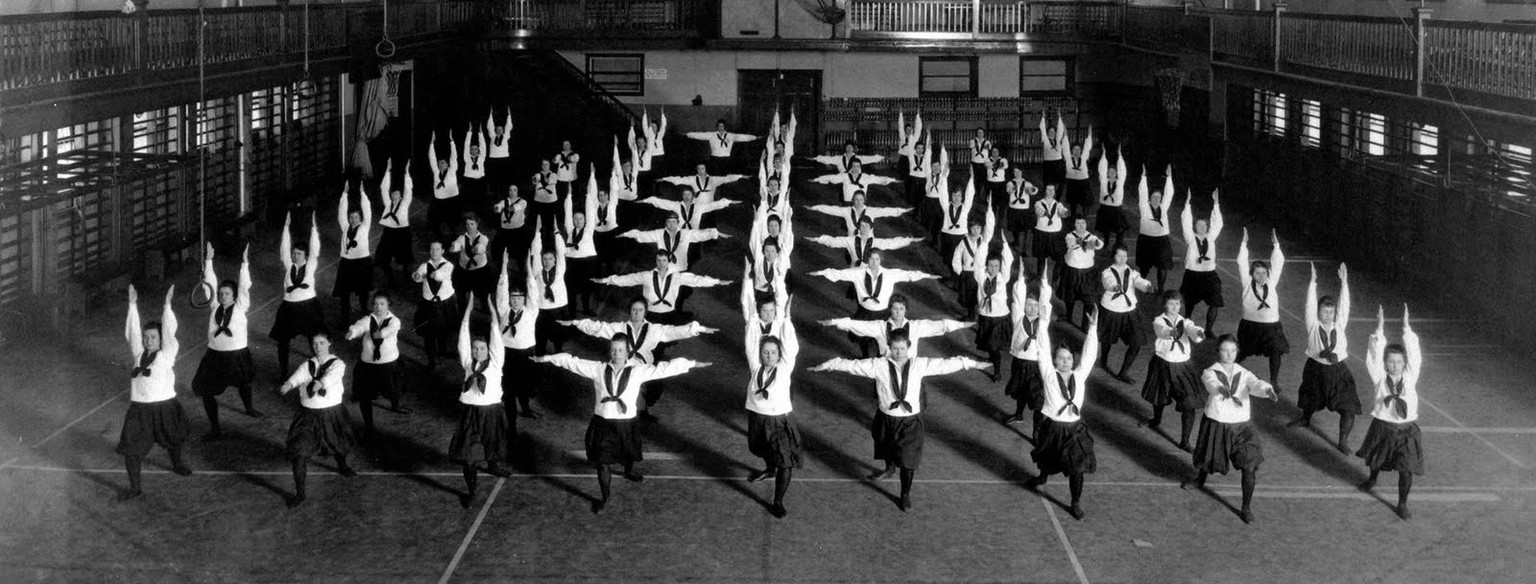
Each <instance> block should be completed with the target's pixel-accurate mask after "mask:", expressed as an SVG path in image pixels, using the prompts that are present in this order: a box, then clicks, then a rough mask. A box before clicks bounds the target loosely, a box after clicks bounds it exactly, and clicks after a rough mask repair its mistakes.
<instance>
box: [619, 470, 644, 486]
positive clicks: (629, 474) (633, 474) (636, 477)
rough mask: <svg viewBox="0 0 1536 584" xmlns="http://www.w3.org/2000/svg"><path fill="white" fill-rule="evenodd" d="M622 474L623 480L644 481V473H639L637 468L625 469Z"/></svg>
mask: <svg viewBox="0 0 1536 584" xmlns="http://www.w3.org/2000/svg"><path fill="white" fill-rule="evenodd" d="M622 476H623V477H624V479H625V480H627V481H629V482H632V483H641V482H645V475H643V474H640V471H637V470H631V471H625V472H624V474H623V475H622Z"/></svg>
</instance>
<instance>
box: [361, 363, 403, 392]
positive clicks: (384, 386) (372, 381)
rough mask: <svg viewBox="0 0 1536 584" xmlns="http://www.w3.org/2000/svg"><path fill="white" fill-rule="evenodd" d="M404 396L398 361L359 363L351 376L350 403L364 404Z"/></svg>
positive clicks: (401, 373) (401, 372)
mask: <svg viewBox="0 0 1536 584" xmlns="http://www.w3.org/2000/svg"><path fill="white" fill-rule="evenodd" d="M404 394H405V375H404V372H403V371H401V368H400V360H399V359H396V360H394V361H390V362H388V363H367V362H362V361H359V362H358V364H357V369H356V372H355V373H353V374H352V401H359V402H366V401H373V400H374V398H380V397H382V398H384V399H389V400H397V399H400V396H402V395H404Z"/></svg>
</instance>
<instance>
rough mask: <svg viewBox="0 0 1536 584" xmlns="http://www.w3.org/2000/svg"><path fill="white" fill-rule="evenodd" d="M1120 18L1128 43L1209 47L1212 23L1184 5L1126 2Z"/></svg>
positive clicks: (1190, 48)
mask: <svg viewBox="0 0 1536 584" xmlns="http://www.w3.org/2000/svg"><path fill="white" fill-rule="evenodd" d="M1121 18H1122V19H1123V21H1124V23H1125V24H1124V28H1123V29H1122V30H1123V32H1124V39H1125V42H1126V43H1127V44H1131V45H1135V46H1140V47H1146V48H1162V49H1165V50H1170V51H1180V50H1185V51H1194V52H1200V53H1203V52H1206V51H1209V50H1210V46H1211V23H1210V20H1209V19H1208V18H1207V17H1205V15H1202V14H1190V13H1189V12H1188V11H1186V10H1184V9H1183V8H1173V7H1154V6H1127V7H1125V14H1124V16H1122V17H1121Z"/></svg>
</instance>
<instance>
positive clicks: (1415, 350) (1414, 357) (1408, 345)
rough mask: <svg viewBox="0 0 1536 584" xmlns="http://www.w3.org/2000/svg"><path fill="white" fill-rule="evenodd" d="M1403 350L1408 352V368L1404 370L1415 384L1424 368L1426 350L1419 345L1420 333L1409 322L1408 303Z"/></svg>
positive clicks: (1405, 312)
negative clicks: (1414, 330)
mask: <svg viewBox="0 0 1536 584" xmlns="http://www.w3.org/2000/svg"><path fill="white" fill-rule="evenodd" d="M1403 352H1405V353H1407V354H1408V369H1407V371H1404V372H1403V377H1405V378H1407V379H1408V380H1409V382H1410V383H1411V384H1413V385H1417V384H1418V382H1419V372H1421V371H1423V370H1424V350H1423V349H1422V348H1421V347H1420V346H1419V334H1418V333H1415V332H1413V325H1411V324H1409V323H1408V305H1407V304H1404V305H1403Z"/></svg>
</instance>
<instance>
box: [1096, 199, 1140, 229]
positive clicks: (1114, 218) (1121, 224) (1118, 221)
mask: <svg viewBox="0 0 1536 584" xmlns="http://www.w3.org/2000/svg"><path fill="white" fill-rule="evenodd" d="M1130 226H1131V222H1130V221H1128V220H1126V218H1125V207H1122V206H1120V205H1105V204H1103V203H1099V210H1098V212H1097V214H1096V215H1095V216H1094V220H1093V228H1094V229H1096V230H1098V231H1099V232H1100V233H1119V232H1122V231H1125V230H1126V229H1129V228H1130Z"/></svg>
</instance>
